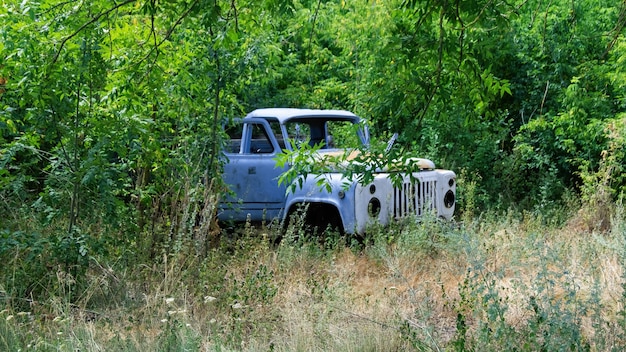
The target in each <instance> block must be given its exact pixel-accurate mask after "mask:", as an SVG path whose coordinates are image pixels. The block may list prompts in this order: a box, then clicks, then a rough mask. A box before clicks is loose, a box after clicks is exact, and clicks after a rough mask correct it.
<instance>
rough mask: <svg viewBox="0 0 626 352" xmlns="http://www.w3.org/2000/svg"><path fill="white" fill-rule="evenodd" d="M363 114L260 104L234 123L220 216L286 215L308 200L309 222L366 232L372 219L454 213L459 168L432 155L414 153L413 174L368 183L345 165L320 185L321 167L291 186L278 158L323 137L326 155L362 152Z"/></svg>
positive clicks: (382, 175) (384, 175)
mask: <svg viewBox="0 0 626 352" xmlns="http://www.w3.org/2000/svg"><path fill="white" fill-rule="evenodd" d="M361 122H362V120H361V119H360V118H359V117H358V116H357V115H355V114H353V113H351V112H348V111H343V110H311V109H293V108H271V109H258V110H254V111H252V112H251V113H249V114H248V115H247V116H246V117H245V118H243V119H240V120H238V121H237V122H236V124H235V126H233V127H230V128H229V129H228V131H229V137H230V141H229V144H228V145H227V148H226V150H225V156H226V159H227V162H226V164H225V165H224V173H223V179H224V181H225V183H226V185H227V186H228V187H229V189H230V192H229V194H228V195H227V196H225V197H224V198H223V200H222V201H221V202H220V205H219V209H218V219H219V220H220V221H224V222H226V221H235V222H241V221H253V222H258V221H267V222H269V221H272V220H280V221H283V223H284V221H285V220H288V219H289V217H290V216H291V214H293V213H294V212H297V211H298V210H299V209H302V208H303V206H304V205H305V206H306V207H305V209H306V210H307V214H306V219H307V222H310V223H312V224H314V225H316V226H320V227H324V226H325V225H331V226H333V227H335V228H337V229H339V230H341V231H343V232H344V233H348V234H363V233H364V232H365V231H366V229H367V227H368V226H369V225H371V224H372V223H379V224H383V225H385V224H388V223H389V222H390V221H393V220H394V219H398V218H401V217H405V216H409V215H412V216H417V217H419V216H423V215H424V214H426V213H430V214H433V215H436V216H438V217H441V218H445V219H450V218H452V216H453V214H454V208H455V203H456V202H455V197H456V175H455V173H454V172H453V171H450V170H440V169H436V168H435V165H434V163H432V162H431V161H430V160H426V159H418V158H413V159H412V160H413V161H414V162H415V163H417V165H418V168H417V171H413V172H410V173H409V174H406V173H402V170H398V169H397V168H396V169H395V170H393V171H389V170H385V169H381V170H376V172H375V173H374V175H373V178H372V180H371V182H369V183H367V184H360V183H359V182H357V181H353V180H348V179H346V177H345V174H344V173H343V172H342V170H341V168H340V167H337V169H336V170H334V171H330V172H326V173H325V174H324V175H322V176H323V178H324V179H323V181H324V182H325V183H327V186H328V187H320V186H319V182H318V181H319V179H320V177H319V176H320V175H306V177H303V178H302V180H301V183H300V184H299V185H298V187H293V188H291V191H288V189H289V185H287V184H281V183H279V182H278V180H279V177H280V176H281V175H282V174H283V173H284V172H285V171H287V168H288V167H289V165H284V166H283V167H280V166H279V165H278V164H277V160H276V159H277V156H278V155H279V153H281V152H282V151H283V150H288V151H293V150H298V148H299V146H300V145H301V144H302V143H307V144H308V145H317V146H318V149H316V151H315V152H316V154H319V156H320V157H324V155H338V154H341V153H351V152H354V149H349V148H350V147H354V143H359V144H360V145H361V146H364V147H367V145H368V143H369V132H368V130H367V128H363V126H364V124H362V123H361ZM413 170H415V168H414V169H413ZM392 172H395V173H400V175H401V176H400V177H401V179H400V181H401V182H400V184H398V182H395V183H394V182H392V177H391V173H392Z"/></svg>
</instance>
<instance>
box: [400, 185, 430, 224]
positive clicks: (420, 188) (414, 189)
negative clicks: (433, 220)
mask: <svg viewBox="0 0 626 352" xmlns="http://www.w3.org/2000/svg"><path fill="white" fill-rule="evenodd" d="M414 182H415V183H413V182H411V180H405V181H404V182H403V183H402V185H400V187H395V188H394V190H393V216H394V217H395V218H396V219H397V218H401V217H404V216H407V215H411V214H414V215H417V216H421V215H423V214H425V213H428V212H431V211H432V210H433V209H434V208H435V199H436V198H435V192H436V189H437V181H436V180H421V181H420V180H418V179H415V180H414Z"/></svg>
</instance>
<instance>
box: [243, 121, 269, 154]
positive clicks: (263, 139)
mask: <svg viewBox="0 0 626 352" xmlns="http://www.w3.org/2000/svg"><path fill="white" fill-rule="evenodd" d="M250 127H252V139H251V140H250V150H247V151H246V152H247V153H252V154H269V153H273V152H274V146H273V145H272V141H271V140H270V137H269V136H268V134H267V131H266V130H265V128H264V127H263V125H262V124H260V123H253V124H251V125H250Z"/></svg>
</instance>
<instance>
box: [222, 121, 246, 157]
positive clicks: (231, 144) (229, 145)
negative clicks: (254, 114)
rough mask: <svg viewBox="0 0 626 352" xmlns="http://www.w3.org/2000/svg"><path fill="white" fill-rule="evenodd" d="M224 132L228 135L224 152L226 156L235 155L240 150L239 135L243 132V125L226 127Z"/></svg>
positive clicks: (236, 124)
mask: <svg viewBox="0 0 626 352" xmlns="http://www.w3.org/2000/svg"><path fill="white" fill-rule="evenodd" d="M224 132H226V134H227V135H228V141H226V148H225V149H224V152H225V153H227V154H237V153H239V149H240V148H241V134H242V132H243V125H242V124H241V123H234V124H232V125H229V126H226V128H225V130H224Z"/></svg>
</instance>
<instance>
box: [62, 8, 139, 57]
mask: <svg viewBox="0 0 626 352" xmlns="http://www.w3.org/2000/svg"><path fill="white" fill-rule="evenodd" d="M135 1H136V0H125V1H124V2H121V3H119V4H115V6H113V7H112V8H110V9H108V10H106V11H104V12H101V13H99V14H98V15H96V16H95V17H94V18H92V19H91V20H89V21H87V22H85V23H83V25H82V26H80V28H78V29H77V30H76V31H74V33H72V34H70V35H68V36H67V37H65V38H64V39H63V40H62V41H61V45H60V46H59V49H58V50H57V51H56V53H55V54H54V57H53V58H52V62H51V64H52V65H54V64H55V63H56V62H57V60H58V59H59V55H61V50H63V47H64V46H65V43H67V42H68V40H70V39H72V38H74V37H75V36H76V35H78V33H80V32H82V31H83V30H84V29H85V28H87V27H89V26H90V25H92V24H94V23H96V22H97V21H98V20H100V18H102V17H103V16H106V15H108V14H110V13H111V12H113V11H115V10H117V9H119V8H120V7H122V6H125V5H128V4H130V3H133V2H135Z"/></svg>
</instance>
